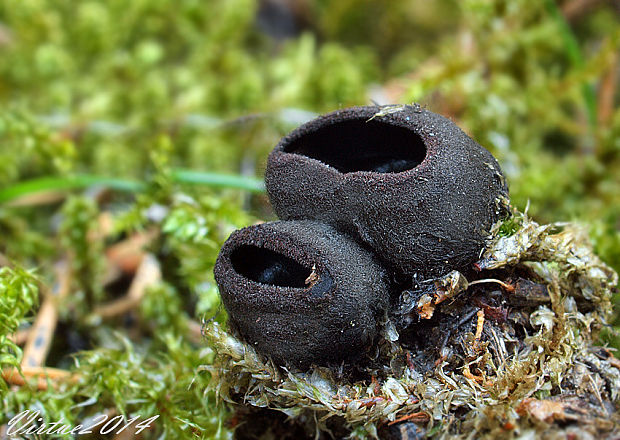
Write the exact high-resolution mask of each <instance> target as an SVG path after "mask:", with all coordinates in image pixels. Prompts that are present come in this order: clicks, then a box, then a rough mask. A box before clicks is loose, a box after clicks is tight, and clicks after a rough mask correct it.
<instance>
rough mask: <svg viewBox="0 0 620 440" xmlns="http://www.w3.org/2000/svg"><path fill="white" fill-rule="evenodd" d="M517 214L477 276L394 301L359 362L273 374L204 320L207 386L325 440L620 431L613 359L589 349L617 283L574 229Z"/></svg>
mask: <svg viewBox="0 0 620 440" xmlns="http://www.w3.org/2000/svg"><path fill="white" fill-rule="evenodd" d="M516 215H518V216H520V220H519V223H520V225H521V226H520V228H519V229H518V230H515V231H514V232H513V234H512V235H510V236H506V235H505V234H504V233H500V231H502V230H503V229H504V228H503V225H502V224H498V225H497V227H496V228H495V230H494V238H493V239H492V240H491V242H490V244H489V247H488V248H487V250H486V252H485V253H484V255H483V256H482V258H481V260H480V261H479V262H478V263H477V265H478V268H479V270H480V272H479V273H478V276H477V277H476V279H471V280H467V279H465V277H464V276H463V275H462V274H460V273H458V272H453V273H450V274H449V275H447V276H445V277H442V278H440V279H434V280H428V281H427V282H425V283H422V285H421V286H420V288H419V289H416V290H415V291H406V292H403V293H402V294H401V297H400V300H399V304H398V307H396V308H395V309H394V310H393V311H392V313H391V315H390V319H389V320H388V321H387V322H385V323H384V325H383V333H382V341H381V342H380V343H379V346H378V349H377V350H378V351H377V352H376V353H375V355H374V356H372V358H369V359H367V360H366V362H363V363H357V364H355V365H345V366H344V368H341V369H339V370H338V369H328V368H321V367H314V368H310V369H308V370H303V371H302V370H294V369H292V370H291V369H280V368H278V367H277V366H276V365H274V364H273V363H272V362H271V361H270V360H269V359H266V358H264V357H262V356H260V355H259V354H257V352H256V351H255V350H254V348H253V347H251V346H249V345H247V344H244V343H243V342H241V341H239V340H237V339H236V338H235V337H233V336H232V335H230V334H228V333H227V332H226V331H224V330H223V329H222V328H221V326H220V325H219V324H217V323H211V324H209V325H208V326H207V327H206V329H205V333H206V335H207V338H208V339H209V341H210V342H211V343H212V344H213V345H214V346H215V347H216V352H217V355H216V358H215V361H214V363H213V365H210V366H207V367H206V368H207V369H208V371H210V372H211V373H212V375H213V379H212V383H211V388H212V389H213V390H215V391H216V393H217V395H218V396H219V398H220V399H222V400H224V401H226V402H229V403H231V404H233V407H235V408H238V406H237V405H246V406H251V407H256V408H270V409H273V410H278V411H281V412H283V413H285V414H287V415H288V416H290V417H293V419H294V421H295V422H296V423H298V424H299V425H301V426H303V427H304V429H305V430H306V432H312V431H314V430H316V432H317V433H321V435H323V436H326V437H329V435H328V434H326V433H327V432H328V431H329V430H331V431H332V432H333V431H334V430H341V431H346V432H349V433H351V435H353V436H354V437H356V438H358V437H365V436H367V437H376V436H378V435H381V436H383V435H386V429H387V427H388V426H391V425H392V424H394V425H396V424H400V425H402V426H401V429H408V428H406V426H407V424H410V423H415V424H417V428H416V429H418V430H421V431H422V432H425V433H426V435H428V436H429V437H432V438H465V437H467V436H469V435H472V433H476V434H475V435H476V438H489V439H490V438H497V437H498V436H501V437H505V438H516V437H518V436H522V435H526V434H528V433H535V434H536V435H538V436H540V438H553V436H555V435H560V434H563V433H566V434H567V433H574V434H575V435H578V436H580V437H584V436H586V435H595V436H609V435H612V434H615V433H618V432H620V431H619V426H620V425H618V420H620V413H619V412H618V407H617V404H618V403H619V402H618V399H619V397H620V370H618V362H617V361H616V360H615V358H614V357H613V356H612V355H611V354H610V352H609V351H606V350H605V349H604V348H601V347H597V346H595V345H594V344H595V341H596V338H597V334H598V332H599V331H600V329H601V327H602V326H604V325H606V324H607V322H608V319H609V317H610V313H611V302H610V299H611V295H612V293H613V291H614V289H615V286H616V284H617V281H618V277H617V275H616V273H615V272H614V271H613V270H612V269H610V268H609V267H608V266H606V265H605V264H604V263H602V262H601V261H600V259H599V258H598V257H597V256H596V255H595V254H594V253H593V251H592V247H591V244H590V242H589V240H588V238H587V236H586V235H585V234H584V232H583V230H581V229H579V228H578V227H575V226H573V225H570V224H549V225H539V224H537V223H536V222H534V221H532V220H530V219H529V218H528V217H527V216H525V215H522V214H518V213H517V214H516ZM404 318H408V319H404ZM300 319H302V317H300ZM273 420H274V421H277V420H278V419H277V417H276V418H274V419H273ZM274 423H276V422H274ZM336 432H337V431H336Z"/></svg>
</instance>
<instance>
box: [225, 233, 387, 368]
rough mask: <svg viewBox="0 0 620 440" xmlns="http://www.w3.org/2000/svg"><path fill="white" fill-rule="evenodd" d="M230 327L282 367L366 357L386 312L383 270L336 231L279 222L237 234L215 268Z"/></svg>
mask: <svg viewBox="0 0 620 440" xmlns="http://www.w3.org/2000/svg"><path fill="white" fill-rule="evenodd" d="M214 272H215V279H216V281H217V284H218V286H219V289H220V294H221V296H222V301H223V303H224V306H225V308H226V310H227V311H228V314H229V325H230V327H231V329H232V330H233V331H235V332H236V333H238V334H239V336H241V337H242V338H243V339H244V340H246V341H247V342H249V343H250V344H252V345H254V346H255V347H256V349H257V351H259V352H260V353H263V354H266V355H268V356H270V357H271V358H272V359H273V360H274V361H275V362H276V363H278V364H289V365H295V366H297V367H300V368H303V367H307V366H309V365H310V364H312V363H314V364H318V365H321V364H330V363H339V362H341V361H342V360H350V359H355V358H358V357H360V356H361V355H362V354H363V353H364V351H365V349H367V348H368V347H369V346H371V345H372V342H373V339H374V338H375V336H376V334H377V326H378V321H379V320H380V318H381V317H383V316H384V315H385V313H386V310H387V307H388V299H389V290H388V285H387V283H386V275H385V271H384V269H383V268H382V266H381V265H380V264H379V263H378V262H377V260H376V259H375V257H374V256H373V255H372V254H371V253H370V252H368V251H366V250H364V249H362V248H361V247H360V246H359V245H358V244H356V243H355V242H354V241H353V240H352V239H350V238H348V237H346V236H344V235H342V234H340V233H339V232H337V231H336V230H334V229H333V228H332V227H330V226H328V225H326V224H322V223H318V222H314V221H277V222H272V223H264V224H260V225H255V226H250V227H247V228H244V229H241V230H239V231H236V232H234V233H233V234H232V235H231V236H230V237H229V238H228V240H227V241H226V243H224V246H223V247H222V249H221V251H220V255H219V256H218V259H217V262H216V264H215V269H214Z"/></svg>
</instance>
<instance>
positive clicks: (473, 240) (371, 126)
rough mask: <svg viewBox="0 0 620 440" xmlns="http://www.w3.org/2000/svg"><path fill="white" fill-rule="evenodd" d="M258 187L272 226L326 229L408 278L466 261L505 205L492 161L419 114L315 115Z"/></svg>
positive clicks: (443, 121) (273, 157)
mask: <svg viewBox="0 0 620 440" xmlns="http://www.w3.org/2000/svg"><path fill="white" fill-rule="evenodd" d="M265 182H266V188H267V192H268V195H269V199H270V201H271V204H272V205H273V207H274V209H275V212H276V213H277V215H278V217H279V218H281V219H284V220H298V219H312V220H317V221H322V222H326V223H329V224H331V225H334V226H335V227H336V228H338V229H340V230H342V231H345V232H347V233H349V234H352V235H353V236H354V237H356V238H357V239H358V240H361V241H362V242H364V243H366V244H367V245H369V246H370V247H371V248H372V249H373V250H374V251H375V252H376V253H377V254H378V256H379V257H380V258H381V259H382V260H383V261H384V262H386V263H389V264H390V265H393V266H394V267H395V268H396V269H397V270H398V271H400V272H401V273H404V274H407V275H413V274H421V275H425V276H437V275H442V274H444V273H446V272H448V271H450V270H454V269H465V268H467V267H468V266H469V265H471V264H472V263H473V262H475V261H476V260H477V259H478V258H479V256H480V253H481V251H482V250H483V249H484V246H485V240H486V239H487V237H488V235H489V232H490V229H491V227H492V225H493V224H494V223H495V222H496V221H498V220H499V219H500V218H501V216H502V215H503V213H504V212H505V204H506V201H507V197H508V188H507V186H506V182H505V179H504V177H503V174H502V172H501V169H500V167H499V165H498V163H497V161H496V160H495V158H494V157H493V156H492V155H491V153H489V152H488V151H487V150H486V149H485V148H483V147H482V146H480V145H478V144H477V143H476V142H474V141H473V140H472V139H471V138H469V137H468V136H467V135H466V134H465V133H464V132H463V131H462V130H461V129H460V128H458V127H457V126H456V125H455V124H454V123H453V122H452V121H450V120H449V119H447V118H444V117H443V116H440V115H438V114H435V113H432V112H430V111H427V110H424V109H421V108H420V107H419V106H403V107H402V109H396V108H394V107H389V108H386V107H379V106H368V107H354V108H348V109H344V110H338V111H335V112H333V113H329V114H327V115H324V116H320V117H318V118H316V119H314V120H312V121H310V122H308V123H306V124H304V125H302V126H300V127H299V128H297V129H296V130H294V131H293V132H291V133H290V134H289V135H288V136H286V137H285V138H283V139H282V141H281V142H280V143H279V144H278V145H277V146H276V147H275V149H274V150H273V151H272V152H271V154H270V155H269V159H268V163H267V169H266V173H265Z"/></svg>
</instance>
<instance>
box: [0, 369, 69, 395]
mask: <svg viewBox="0 0 620 440" xmlns="http://www.w3.org/2000/svg"><path fill="white" fill-rule="evenodd" d="M2 378H3V379H4V380H5V381H6V382H7V383H9V384H11V385H17V386H24V385H26V384H28V383H29V381H31V380H36V388H37V389H38V390H39V391H45V390H47V389H48V382H52V383H55V382H64V381H69V382H71V383H75V382H77V381H78V380H79V379H80V376H79V375H78V374H73V373H71V372H69V371H66V370H60V369H58V368H47V367H21V372H20V370H18V369H17V368H6V369H4V370H2Z"/></svg>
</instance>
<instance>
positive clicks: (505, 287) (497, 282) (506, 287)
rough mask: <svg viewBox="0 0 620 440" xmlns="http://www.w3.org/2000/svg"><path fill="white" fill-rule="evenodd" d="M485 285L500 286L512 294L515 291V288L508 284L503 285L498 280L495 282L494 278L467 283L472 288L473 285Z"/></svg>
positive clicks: (503, 283)
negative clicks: (493, 284)
mask: <svg viewBox="0 0 620 440" xmlns="http://www.w3.org/2000/svg"><path fill="white" fill-rule="evenodd" d="M485 283H495V284H499V285H500V286H502V287H503V288H504V289H506V290H507V291H508V292H514V291H515V287H514V286H511V285H510V284H508V283H505V282H503V281H500V280H496V279H495V278H487V279H484V280H476V281H472V282H470V283H469V285H470V286H473V285H474V284H485Z"/></svg>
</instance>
